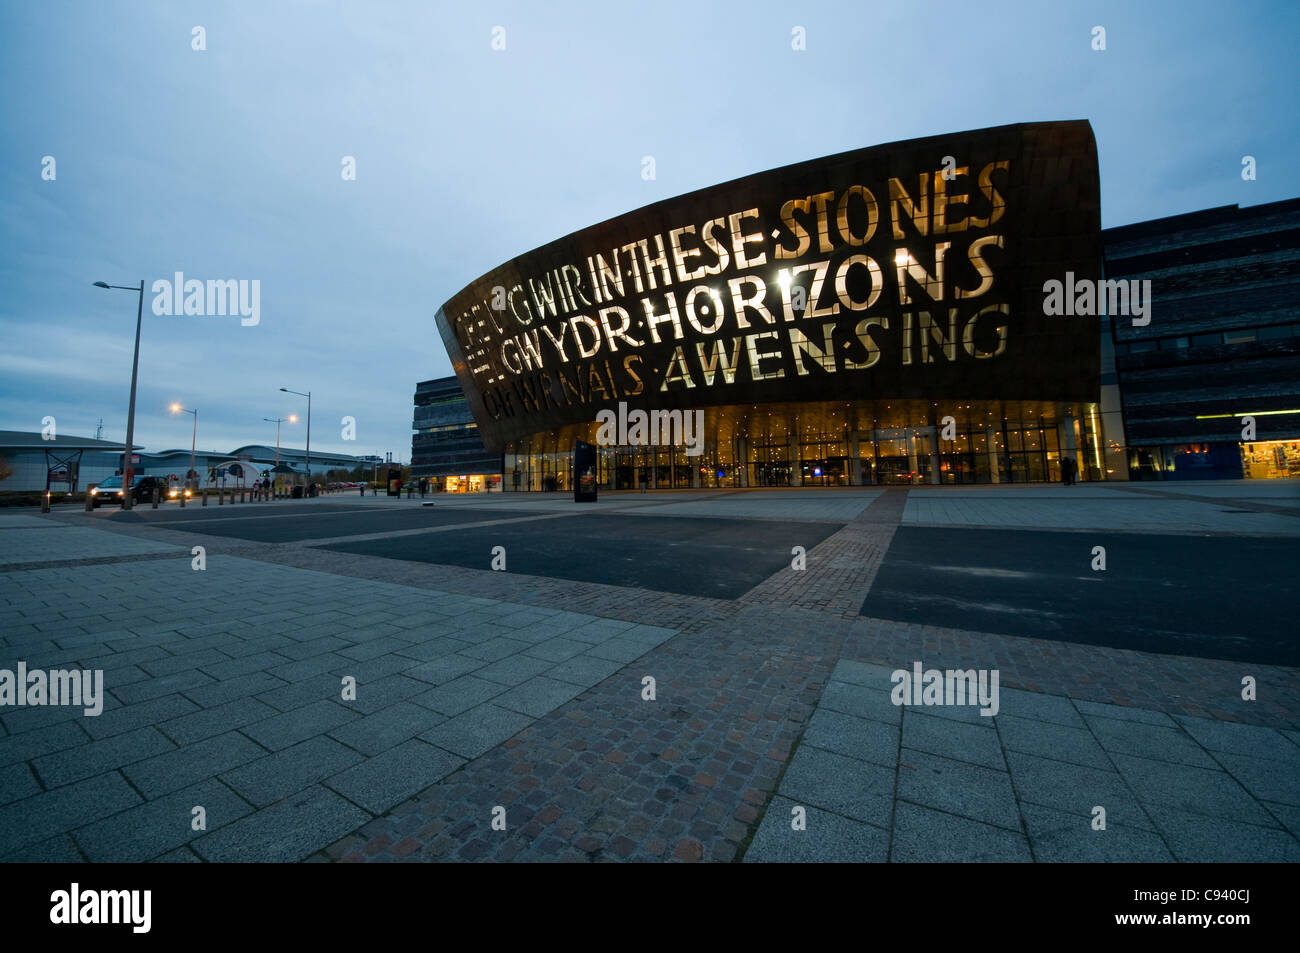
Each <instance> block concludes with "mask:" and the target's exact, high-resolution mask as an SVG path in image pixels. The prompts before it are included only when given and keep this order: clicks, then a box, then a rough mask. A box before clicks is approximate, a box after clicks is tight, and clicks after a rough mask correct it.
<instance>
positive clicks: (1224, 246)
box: [1102, 199, 1300, 480]
mask: <svg viewBox="0 0 1300 953" xmlns="http://www.w3.org/2000/svg"><path fill="white" fill-rule="evenodd" d="M1102 240H1103V243H1104V247H1105V268H1106V278H1107V279H1108V280H1120V279H1122V280H1129V281H1131V280H1144V279H1149V280H1150V281H1151V298H1152V307H1151V310H1150V312H1149V319H1150V321H1149V323H1148V324H1146V325H1145V326H1136V325H1134V323H1133V320H1132V319H1131V318H1130V317H1124V316H1117V317H1113V318H1112V319H1111V321H1112V325H1111V327H1112V334H1113V340H1114V343H1115V369H1116V372H1117V374H1118V385H1119V393H1120V396H1121V400H1122V405H1123V417H1124V421H1125V433H1126V436H1127V440H1126V444H1127V453H1128V465H1129V476H1130V478H1131V479H1146V480H1151V479H1225V478H1236V477H1243V476H1244V477H1249V478H1267V477H1285V476H1291V477H1297V476H1300V199H1290V200H1287V201H1285V202H1273V203H1270V204H1267V205H1258V206H1254V207H1251V208H1239V207H1237V206H1235V205H1233V206H1224V207H1222V208H1214V209H1206V210H1204V211H1200V212H1192V213H1190V214H1187V215H1176V216H1172V217H1170V218H1162V219H1156V220H1155V221H1150V222H1140V223H1138V224H1135V225H1126V226H1124V227H1122V228H1112V229H1107V230H1105V231H1104V232H1103V233H1102ZM1109 383H1111V381H1109V380H1107V378H1106V376H1103V379H1102V384H1103V387H1105V385H1107V384H1109ZM1246 416H1249V417H1251V418H1253V421H1254V434H1253V439H1251V434H1249V432H1245V428H1246V427H1247V426H1248V423H1249V422H1247V421H1243V419H1242V418H1243V417H1246Z"/></svg>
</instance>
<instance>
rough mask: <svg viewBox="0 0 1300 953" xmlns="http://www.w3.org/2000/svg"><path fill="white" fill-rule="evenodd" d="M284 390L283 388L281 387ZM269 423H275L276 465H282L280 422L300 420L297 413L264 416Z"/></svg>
mask: <svg viewBox="0 0 1300 953" xmlns="http://www.w3.org/2000/svg"><path fill="white" fill-rule="evenodd" d="M281 389H282V390H283V388H281ZM262 419H263V420H265V421H266V422H267V423H268V424H275V465H276V466H277V467H278V466H279V465H280V424H281V423H282V422H284V421H286V420H287V421H289V423H291V424H296V423H297V422H298V415H297V414H290V415H289V416H288V417H263V418H262Z"/></svg>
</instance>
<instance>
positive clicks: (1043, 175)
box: [437, 121, 1102, 491]
mask: <svg viewBox="0 0 1300 953" xmlns="http://www.w3.org/2000/svg"><path fill="white" fill-rule="evenodd" d="M1100 224H1101V213H1100V186H1099V181H1098V171H1097V151H1096V143H1095V141H1094V139H1093V135H1092V130H1091V128H1090V126H1089V125H1088V123H1087V122H1085V121H1075V122H1049V123H1025V124H1017V125H1011V126H1001V127H996V128H992V129H983V130H976V131H971V132H962V133H954V134H951V135H944V136H935V137H931V138H926V139H917V140H911V141H908V142H900V143H892V144H889V145H882V146H875V147H872V148H867V149H860V150H856V151H853V152H847V153H842V154H840V155H835V156H830V157H828V158H824V159H818V160H814V161H811V162H803V163H799V164H797V165H792V166H786V167H784V168H780V169H774V170H772V171H769V172H762V173H759V174H756V175H752V176H748V177H746V178H743V179H738V180H735V181H733V182H728V183H724V184H722V185H718V186H714V187H713V188H709V189H703V190H700V191H697V192H692V193H689V194H687V195H683V196H679V197H676V198H672V199H668V200H666V201H662V202H658V203H655V204H654V205H650V206H647V207H645V208H642V209H638V210H637V211H634V212H630V213H628V214H626V215H622V216H619V217H618V218H614V219H611V220H609V221H606V222H602V223H600V224H598V225H594V226H592V227H590V228H587V229H584V230H582V231H579V232H576V233H574V234H572V235H568V236H566V237H564V238H561V239H559V240H557V241H554V242H552V243H550V244H548V245H545V246H543V247H541V248H538V249H536V250H534V251H531V252H528V253H527V254H524V255H521V256H519V257H518V258H515V259H513V260H511V261H509V262H507V263H505V264H504V265H502V266H500V267H499V268H496V269H494V270H493V271H491V272H489V273H488V274H486V275H484V276H482V277H481V278H479V279H478V280H476V281H474V282H473V283H471V284H470V285H469V286H468V287H466V288H465V289H464V290H463V291H461V292H460V293H459V294H457V295H456V296H454V297H453V298H452V299H451V300H450V301H448V302H447V303H446V304H445V305H443V307H442V308H441V309H439V311H438V313H437V322H438V327H439V331H440V332H441V334H442V337H443V341H444V342H445V344H446V347H447V351H448V353H449V355H450V356H451V360H452V366H453V368H454V370H455V373H456V376H457V378H458V379H459V381H460V384H461V387H462V388H463V390H464V392H465V395H466V398H467V400H468V404H469V407H470V410H471V412H472V413H473V415H474V418H475V420H476V422H477V423H478V428H479V431H480V433H481V434H482V437H483V441H484V444H485V446H486V447H487V448H488V450H489V451H492V452H494V453H495V452H500V453H503V454H504V455H505V459H504V473H505V479H504V481H503V482H504V484H505V486H504V488H505V489H506V490H507V491H509V490H513V489H520V490H524V489H534V490H536V489H551V488H555V489H568V488H569V486H571V479H572V475H571V465H570V464H569V460H570V456H571V451H572V447H573V442H574V440H577V439H580V440H585V441H589V442H593V443H597V444H598V445H599V446H600V447H601V453H600V484H601V485H602V486H604V487H607V488H631V487H635V486H637V485H639V484H641V483H642V481H643V480H644V482H645V483H646V484H647V485H649V486H651V487H663V486H670V487H682V486H757V485H790V484H808V483H824V484H833V485H845V484H864V483H889V482H926V483H945V482H953V483H956V482H962V483H964V482H1005V481H1016V480H1035V479H1038V480H1041V479H1050V478H1052V477H1053V475H1054V473H1055V472H1056V471H1055V470H1054V468H1055V467H1056V465H1057V461H1059V458H1060V456H1061V455H1062V454H1065V453H1068V454H1069V455H1071V456H1074V457H1075V458H1076V459H1077V460H1078V463H1079V464H1080V468H1081V470H1082V472H1083V475H1084V476H1090V477H1093V478H1097V477H1099V476H1100V475H1101V463H1100V461H1101V457H1100V453H1099V448H1098V446H1097V444H1098V442H1099V438H1098V436H1097V431H1098V430H1099V429H1100V428H1099V425H1098V423H1097V401H1098V394H1099V374H1100V360H1101V355H1100V346H1099V341H1100V334H1099V327H1100V324H1099V319H1098V317H1097V316H1096V315H1095V313H1092V314H1069V315H1065V316H1063V315H1059V314H1048V313H1046V312H1047V309H1045V307H1044V297H1045V294H1044V291H1045V285H1046V283H1048V282H1050V281H1060V282H1065V283H1067V284H1066V287H1067V288H1068V287H1071V285H1070V284H1068V283H1071V282H1072V283H1073V285H1075V286H1082V285H1083V284H1084V283H1087V282H1094V281H1097V280H1099V279H1100V278H1101V277H1102V276H1101V238H1100ZM1068 293H1069V292H1067V294H1068ZM1067 310H1072V309H1067ZM1081 310H1084V311H1087V310H1088V309H1087V308H1082V309H1081ZM1094 458H1095V461H1096V463H1095V465H1094ZM1094 471H1096V472H1094Z"/></svg>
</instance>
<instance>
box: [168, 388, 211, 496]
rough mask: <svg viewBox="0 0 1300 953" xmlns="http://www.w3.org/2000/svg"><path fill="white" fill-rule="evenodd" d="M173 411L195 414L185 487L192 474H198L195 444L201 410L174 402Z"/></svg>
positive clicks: (187, 485)
mask: <svg viewBox="0 0 1300 953" xmlns="http://www.w3.org/2000/svg"><path fill="white" fill-rule="evenodd" d="M172 413H173V414H193V415H194V432H193V433H191V434H190V472H189V473H187V474H185V488H188V487H189V485H190V479H191V476H190V474H194V476H198V474H197V473H194V444H195V441H197V440H198V437H199V412H198V411H197V410H187V409H186V408H184V407H182V406H181V405H180V404H172ZM181 492H182V493H183V492H185V490H184V489H182V491H181ZM204 499H207V497H204Z"/></svg>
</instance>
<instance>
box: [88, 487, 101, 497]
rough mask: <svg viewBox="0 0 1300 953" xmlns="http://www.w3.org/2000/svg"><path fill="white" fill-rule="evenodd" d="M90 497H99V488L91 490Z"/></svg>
mask: <svg viewBox="0 0 1300 953" xmlns="http://www.w3.org/2000/svg"><path fill="white" fill-rule="evenodd" d="M90 495H91V496H97V495H99V487H95V488H94V489H93V490H91V491H90Z"/></svg>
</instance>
